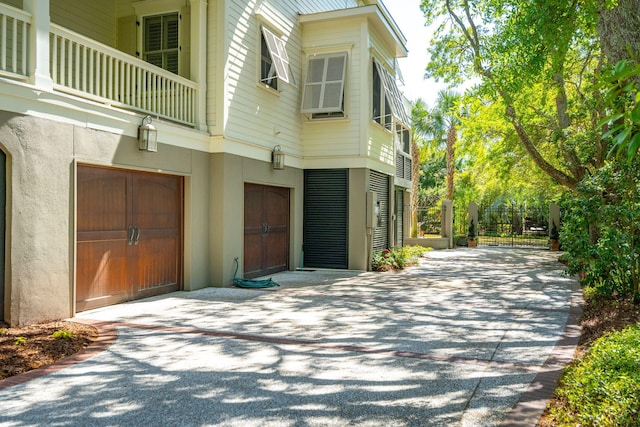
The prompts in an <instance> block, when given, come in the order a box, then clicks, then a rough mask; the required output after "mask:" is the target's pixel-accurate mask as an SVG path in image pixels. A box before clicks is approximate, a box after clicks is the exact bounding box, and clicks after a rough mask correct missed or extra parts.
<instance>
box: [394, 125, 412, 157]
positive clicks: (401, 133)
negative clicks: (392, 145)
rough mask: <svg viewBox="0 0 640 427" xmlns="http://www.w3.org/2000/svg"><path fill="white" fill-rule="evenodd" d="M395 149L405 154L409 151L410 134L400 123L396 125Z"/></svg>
mask: <svg viewBox="0 0 640 427" xmlns="http://www.w3.org/2000/svg"><path fill="white" fill-rule="evenodd" d="M396 147H397V149H398V151H401V152H403V153H406V154H409V153H410V150H411V132H410V131H409V128H408V127H406V126H404V125H402V124H400V123H397V124H396Z"/></svg>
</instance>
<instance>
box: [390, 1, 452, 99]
mask: <svg viewBox="0 0 640 427" xmlns="http://www.w3.org/2000/svg"><path fill="white" fill-rule="evenodd" d="M383 2H384V5H385V6H386V7H387V10H388V11H389V13H390V14H391V16H392V17H393V19H394V20H395V21H396V24H398V27H400V31H402V34H404V36H405V38H406V39H407V49H408V50H409V55H408V57H407V58H400V59H399V60H398V63H399V65H400V70H401V71H402V76H403V77H404V83H405V85H404V87H400V90H401V91H403V92H404V95H405V96H406V97H407V98H409V100H411V101H414V100H415V99H417V98H422V99H424V100H425V102H426V103H427V105H429V106H433V104H434V102H435V99H436V95H437V93H438V90H440V89H442V88H444V87H446V85H444V84H443V83H442V82H440V83H436V82H435V81H434V80H425V79H424V78H423V77H424V70H425V68H426V66H427V61H428V59H429V53H428V52H427V47H428V46H429V39H430V37H431V31H430V30H429V29H427V28H426V26H425V19H424V15H423V14H422V11H421V10H420V0H383Z"/></svg>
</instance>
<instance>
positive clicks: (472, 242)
mask: <svg viewBox="0 0 640 427" xmlns="http://www.w3.org/2000/svg"><path fill="white" fill-rule="evenodd" d="M467 246H469V247H470V248H475V247H476V246H478V242H477V241H476V225H475V224H474V222H473V218H472V219H471V222H470V223H469V233H468V234H467Z"/></svg>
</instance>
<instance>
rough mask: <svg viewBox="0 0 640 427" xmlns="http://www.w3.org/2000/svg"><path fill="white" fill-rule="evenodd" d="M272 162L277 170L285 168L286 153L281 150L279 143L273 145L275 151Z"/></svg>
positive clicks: (272, 154) (272, 153)
mask: <svg viewBox="0 0 640 427" xmlns="http://www.w3.org/2000/svg"><path fill="white" fill-rule="evenodd" d="M271 164H272V165H273V168H274V169H276V170H283V169H284V153H283V152H282V151H281V149H280V146H279V145H276V146H275V147H273V151H272V152H271Z"/></svg>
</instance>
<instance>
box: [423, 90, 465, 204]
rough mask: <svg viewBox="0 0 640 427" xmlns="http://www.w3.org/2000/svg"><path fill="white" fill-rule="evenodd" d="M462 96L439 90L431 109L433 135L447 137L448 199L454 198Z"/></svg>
mask: <svg viewBox="0 0 640 427" xmlns="http://www.w3.org/2000/svg"><path fill="white" fill-rule="evenodd" d="M459 101H460V96H459V95H458V94H457V93H456V92H454V91H452V90H447V89H443V90H440V91H438V97H437V99H436V104H435V105H434V107H433V109H432V110H431V114H430V117H431V126H430V129H431V136H432V137H433V138H434V139H435V140H442V137H443V136H444V135H446V137H445V150H446V159H447V174H446V176H447V178H446V179H447V182H446V187H447V195H446V198H447V200H453V178H454V175H455V170H456V165H455V159H456V154H455V153H456V147H455V145H456V142H457V141H458V125H459V123H460V116H459V114H458V111H459V105H458V104H459Z"/></svg>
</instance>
